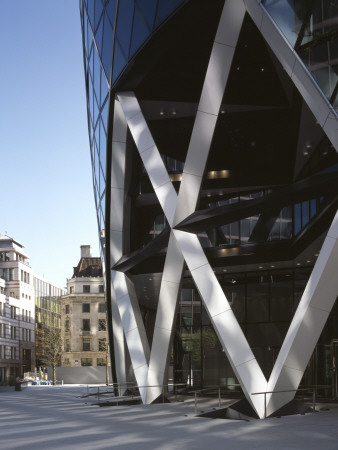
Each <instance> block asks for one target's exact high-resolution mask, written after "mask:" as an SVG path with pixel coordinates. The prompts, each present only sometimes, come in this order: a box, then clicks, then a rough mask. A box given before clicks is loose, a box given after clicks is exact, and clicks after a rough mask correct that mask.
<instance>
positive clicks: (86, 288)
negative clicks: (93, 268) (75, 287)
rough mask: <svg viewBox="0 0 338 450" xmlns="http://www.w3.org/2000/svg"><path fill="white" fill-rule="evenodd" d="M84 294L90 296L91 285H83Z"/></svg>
mask: <svg viewBox="0 0 338 450" xmlns="http://www.w3.org/2000/svg"><path fill="white" fill-rule="evenodd" d="M83 293H84V294H89V293H90V286H89V284H84V285H83Z"/></svg>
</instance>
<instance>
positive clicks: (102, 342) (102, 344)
mask: <svg viewBox="0 0 338 450" xmlns="http://www.w3.org/2000/svg"><path fill="white" fill-rule="evenodd" d="M105 351H106V340H105V339H99V352H105Z"/></svg>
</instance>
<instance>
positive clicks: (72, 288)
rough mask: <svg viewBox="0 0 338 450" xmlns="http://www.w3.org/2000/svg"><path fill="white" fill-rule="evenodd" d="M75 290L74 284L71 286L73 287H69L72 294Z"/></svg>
mask: <svg viewBox="0 0 338 450" xmlns="http://www.w3.org/2000/svg"><path fill="white" fill-rule="evenodd" d="M73 292H74V286H71V287H70V288H69V293H70V294H73Z"/></svg>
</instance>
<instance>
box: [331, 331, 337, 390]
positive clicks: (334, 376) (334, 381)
mask: <svg viewBox="0 0 338 450" xmlns="http://www.w3.org/2000/svg"><path fill="white" fill-rule="evenodd" d="M331 363H332V366H331V367H332V397H333V398H337V397H338V373H337V364H338V339H333V340H332V341H331Z"/></svg>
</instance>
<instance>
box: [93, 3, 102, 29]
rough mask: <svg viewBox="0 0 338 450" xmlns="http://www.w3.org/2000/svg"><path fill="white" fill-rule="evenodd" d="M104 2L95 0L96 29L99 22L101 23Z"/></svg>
mask: <svg viewBox="0 0 338 450" xmlns="http://www.w3.org/2000/svg"><path fill="white" fill-rule="evenodd" d="M103 4H104V1H102V0H95V30H96V28H97V26H98V23H99V20H100V17H101V14H102V10H103ZM101 24H102V23H101Z"/></svg>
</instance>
